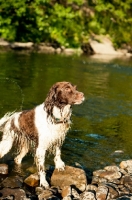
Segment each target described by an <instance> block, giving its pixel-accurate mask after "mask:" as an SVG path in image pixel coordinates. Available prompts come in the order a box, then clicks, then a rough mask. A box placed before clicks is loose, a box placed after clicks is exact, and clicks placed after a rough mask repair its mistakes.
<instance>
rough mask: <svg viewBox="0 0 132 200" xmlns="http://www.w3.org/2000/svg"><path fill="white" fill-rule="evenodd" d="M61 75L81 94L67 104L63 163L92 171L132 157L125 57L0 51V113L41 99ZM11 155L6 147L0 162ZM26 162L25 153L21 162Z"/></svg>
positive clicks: (130, 63) (130, 81)
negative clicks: (68, 113)
mask: <svg viewBox="0 0 132 200" xmlns="http://www.w3.org/2000/svg"><path fill="white" fill-rule="evenodd" d="M63 80H65V81H70V82H72V83H73V84H75V85H77V86H78V90H80V91H82V92H84V94H85V98H86V100H85V102H84V103H83V104H81V105H76V106H74V107H73V115H72V122H73V124H72V127H71V130H70V131H69V133H68V134H67V137H66V140H65V142H64V144H63V147H62V159H63V160H64V162H65V163H66V164H67V165H74V163H79V164H81V165H82V166H84V167H86V168H87V169H90V170H95V169H100V168H102V167H104V166H106V165H111V164H119V163H120V162H121V161H122V160H125V159H132V59H131V58H111V57H109V58H106V56H105V55H104V56H102V57H100V58H95V57H87V56H65V55H46V54H40V53H31V54H25V53H23V54H22V53H20V52H17V53H16V52H14V53H13V52H8V53H0V117H2V116H3V115H4V114H5V113H6V112H8V111H13V110H17V111H19V110H21V109H30V108H33V107H35V106H36V105H38V104H40V103H42V102H43V101H44V99H45V98H46V95H47V93H48V91H49V88H50V87H51V86H52V85H53V84H54V83H55V82H57V81H63ZM119 150H120V151H119ZM116 151H119V153H116ZM13 156H14V155H13V153H12V151H11V152H10V153H9V154H8V155H6V156H5V157H4V158H3V159H2V160H1V162H5V163H8V164H9V165H11V167H12V168H13ZM52 159H53V158H52V156H51V157H50V156H49V157H48V158H47V159H46V166H49V165H54V163H53V161H52ZM32 165H33V157H32V155H31V154H29V155H27V156H26V157H25V158H24V159H23V163H22V167H23V169H24V170H26V168H27V167H30V166H32Z"/></svg>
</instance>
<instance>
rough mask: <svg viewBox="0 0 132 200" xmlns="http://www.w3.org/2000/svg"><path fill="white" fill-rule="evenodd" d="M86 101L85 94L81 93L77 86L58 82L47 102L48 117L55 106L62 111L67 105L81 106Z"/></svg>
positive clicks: (51, 90)
mask: <svg viewBox="0 0 132 200" xmlns="http://www.w3.org/2000/svg"><path fill="white" fill-rule="evenodd" d="M83 101H84V94H83V93H82V92H79V91H78V90H77V88H76V86H74V85H72V84H71V83H69V82H65V81H64V82H57V83H55V84H54V85H53V86H52V87H51V89H50V91H49V93H48V95H47V98H46V100H45V108H46V110H47V112H48V115H51V114H52V110H53V107H54V106H57V107H58V108H60V109H62V108H64V106H66V105H68V104H69V105H74V104H81V103H82V102H83Z"/></svg>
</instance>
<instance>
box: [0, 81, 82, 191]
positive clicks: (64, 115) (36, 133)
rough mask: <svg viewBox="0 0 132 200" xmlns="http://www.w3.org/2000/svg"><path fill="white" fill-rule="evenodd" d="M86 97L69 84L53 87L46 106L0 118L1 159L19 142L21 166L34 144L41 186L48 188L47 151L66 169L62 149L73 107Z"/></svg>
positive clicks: (42, 105) (59, 168)
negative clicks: (46, 173) (46, 172)
mask: <svg viewBox="0 0 132 200" xmlns="http://www.w3.org/2000/svg"><path fill="white" fill-rule="evenodd" d="M83 101H84V94H83V93H82V92H79V91H77V89H76V86H74V85H72V84H71V83H69V82H57V83H56V84H54V85H53V86H52V87H51V89H50V91H49V93H48V95H47V98H46V100H45V102H44V103H42V104H40V105H38V106H37V107H35V108H34V109H32V110H27V111H22V112H14V113H7V114H6V115H4V117H3V118H1V119H0V131H1V132H3V137H2V141H1V142H0V158H2V157H3V156H4V155H5V154H7V153H8V152H9V151H10V149H11V148H12V146H13V144H14V143H16V144H17V146H18V150H19V155H17V157H16V158H15V159H14V160H15V163H16V164H21V161H22V158H23V157H24V156H25V155H26V154H27V153H28V151H29V150H30V148H31V146H32V144H33V143H34V144H35V162H36V165H37V170H38V174H39V176H40V186H43V187H45V188H46V187H48V183H47V181H46V178H45V171H44V161H45V154H46V152H47V151H49V152H51V153H53V154H55V158H54V162H55V167H56V168H57V169H58V170H64V167H65V164H64V162H63V161H62V160H61V150H60V147H61V145H62V143H63V141H64V139H65V136H66V133H67V131H68V129H69V128H70V123H71V121H70V117H71V113H72V110H71V105H74V104H81V103H82V102H83Z"/></svg>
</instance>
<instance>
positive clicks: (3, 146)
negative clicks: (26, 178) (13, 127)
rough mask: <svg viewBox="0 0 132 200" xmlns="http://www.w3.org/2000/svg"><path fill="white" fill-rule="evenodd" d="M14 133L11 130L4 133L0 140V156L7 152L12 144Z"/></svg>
mask: <svg viewBox="0 0 132 200" xmlns="http://www.w3.org/2000/svg"><path fill="white" fill-rule="evenodd" d="M13 142H14V135H13V134H12V133H11V132H7V133H4V135H3V137H2V141H1V142H0V158H2V157H3V156H4V155H5V154H7V153H8V152H9V151H10V149H11V148H12V146H13Z"/></svg>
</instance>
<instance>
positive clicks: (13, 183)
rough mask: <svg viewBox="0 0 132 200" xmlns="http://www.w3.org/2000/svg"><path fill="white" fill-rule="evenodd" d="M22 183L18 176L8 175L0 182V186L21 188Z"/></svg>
mask: <svg viewBox="0 0 132 200" xmlns="http://www.w3.org/2000/svg"><path fill="white" fill-rule="evenodd" d="M22 184H23V180H22V178H21V177H19V176H10V177H7V178H6V179H4V180H3V181H2V183H1V184H0V185H1V187H8V188H21V187H22Z"/></svg>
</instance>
